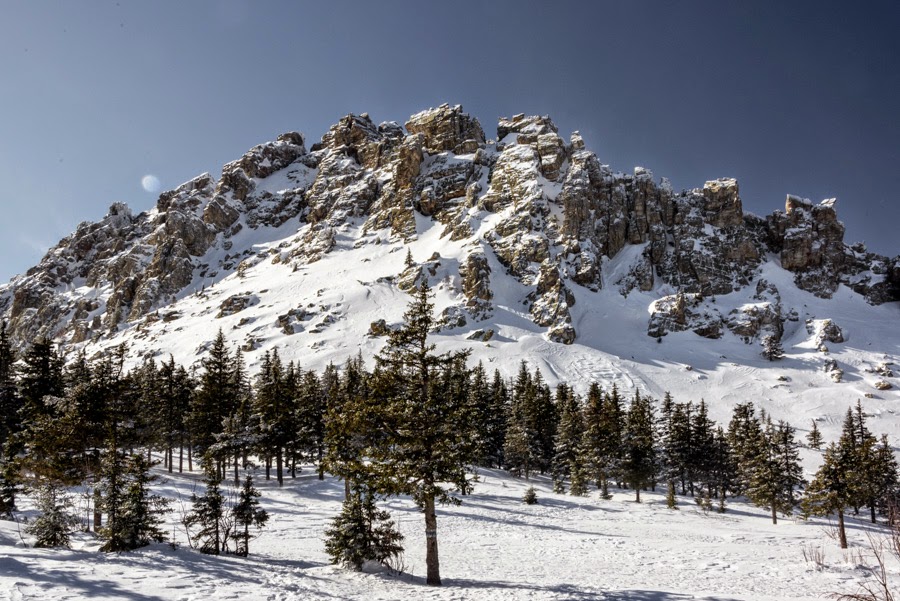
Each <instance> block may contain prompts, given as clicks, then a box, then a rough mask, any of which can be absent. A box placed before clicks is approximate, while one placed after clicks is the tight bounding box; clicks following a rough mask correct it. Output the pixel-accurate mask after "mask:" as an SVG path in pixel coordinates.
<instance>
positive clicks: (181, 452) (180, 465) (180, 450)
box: [178, 444, 184, 474]
mask: <svg viewBox="0 0 900 601" xmlns="http://www.w3.org/2000/svg"><path fill="white" fill-rule="evenodd" d="M178 473H179V474H183V473H184V444H181V445H179V447H178Z"/></svg>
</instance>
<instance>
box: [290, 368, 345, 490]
mask: <svg viewBox="0 0 900 601" xmlns="http://www.w3.org/2000/svg"><path fill="white" fill-rule="evenodd" d="M339 386H340V384H339V381H338V379H337V378H336V377H332V378H322V380H320V379H319V377H318V376H316V374H315V372H312V371H308V372H306V373H304V374H303V377H302V378H301V379H300V381H299V383H298V396H297V402H296V403H295V405H296V409H295V411H296V417H295V423H296V427H297V433H296V435H295V436H294V437H292V441H291V443H289V444H291V446H292V447H293V448H295V449H296V450H297V456H298V457H303V458H305V459H307V460H310V461H312V462H313V463H315V464H316V465H317V467H318V475H319V480H322V479H323V478H324V477H325V453H326V443H325V437H326V432H325V414H326V411H327V405H328V397H329V395H331V394H334V393H335V392H336V390H335V391H331V390H329V389H331V388H334V389H337V388H338V387H339Z"/></svg>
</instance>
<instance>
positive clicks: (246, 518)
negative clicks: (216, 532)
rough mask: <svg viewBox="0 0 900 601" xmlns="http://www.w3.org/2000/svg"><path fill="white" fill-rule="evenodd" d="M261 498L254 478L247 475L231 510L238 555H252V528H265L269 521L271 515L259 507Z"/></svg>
mask: <svg viewBox="0 0 900 601" xmlns="http://www.w3.org/2000/svg"><path fill="white" fill-rule="evenodd" d="M259 496H260V494H259V491H258V490H257V489H256V487H255V486H253V477H252V476H251V475H250V474H247V476H246V477H245V478H244V484H243V486H242V487H241V490H240V492H239V493H238V499H237V502H236V503H235V505H234V507H232V508H231V515H232V518H233V519H234V527H235V533H234V538H235V554H236V555H240V556H242V557H247V555H249V554H250V540H251V539H252V538H253V537H252V536H251V533H250V528H251V527H252V528H256V529H260V528H263V527H264V526H265V525H266V523H268V521H269V514H268V513H267V512H266V510H265V509H262V508H261V507H260V506H259Z"/></svg>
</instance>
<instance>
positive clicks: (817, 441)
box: [806, 420, 822, 450]
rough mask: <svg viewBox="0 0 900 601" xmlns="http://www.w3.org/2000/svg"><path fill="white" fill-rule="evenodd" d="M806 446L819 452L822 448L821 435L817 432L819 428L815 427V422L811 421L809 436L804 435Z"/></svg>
mask: <svg viewBox="0 0 900 601" xmlns="http://www.w3.org/2000/svg"><path fill="white" fill-rule="evenodd" d="M806 444H808V445H809V448H811V449H816V450H819V449H821V448H822V433H821V432H819V426H818V425H816V420H812V428H810V430H809V434H807V435H806Z"/></svg>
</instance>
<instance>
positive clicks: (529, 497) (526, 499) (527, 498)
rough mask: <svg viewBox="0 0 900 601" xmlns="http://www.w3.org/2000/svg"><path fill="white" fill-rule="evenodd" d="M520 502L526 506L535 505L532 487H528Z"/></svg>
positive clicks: (534, 492)
mask: <svg viewBox="0 0 900 601" xmlns="http://www.w3.org/2000/svg"><path fill="white" fill-rule="evenodd" d="M522 502H523V503H525V504H526V505H537V502H538V498H537V492H536V491H535V490H534V487H533V486H529V487H528V489H526V490H525V494H524V495H523V496H522Z"/></svg>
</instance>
